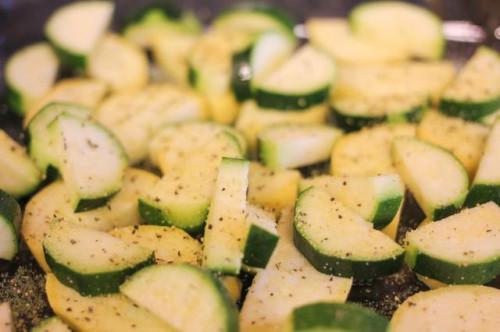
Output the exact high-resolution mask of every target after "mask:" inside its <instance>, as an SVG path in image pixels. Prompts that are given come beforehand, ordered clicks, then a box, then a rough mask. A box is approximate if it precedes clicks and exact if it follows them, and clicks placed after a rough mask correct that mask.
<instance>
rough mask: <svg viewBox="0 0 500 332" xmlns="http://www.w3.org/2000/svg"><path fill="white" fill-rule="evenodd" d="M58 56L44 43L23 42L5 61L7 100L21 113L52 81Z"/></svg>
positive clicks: (57, 65) (57, 68)
mask: <svg viewBox="0 0 500 332" xmlns="http://www.w3.org/2000/svg"><path fill="white" fill-rule="evenodd" d="M58 71H59V60H58V59H57V56H56V54H55V53H54V51H53V50H52V48H51V47H50V45H48V44H47V43H37V44H33V45H29V46H26V47H24V48H22V49H20V50H19V51H17V52H16V53H14V54H13V55H12V56H11V57H10V58H9V59H8V60H7V63H6V64H5V83H6V89H7V102H8V104H9V106H10V107H11V109H13V110H14V111H16V112H17V113H18V114H19V115H24V114H25V113H26V112H27V111H28V110H29V109H30V108H32V107H33V106H34V105H35V103H36V102H37V101H38V100H39V99H40V98H42V97H43V96H44V95H45V94H46V93H47V92H48V91H49V90H50V88H51V87H52V85H53V84H54V82H55V80H56V77H57V73H58Z"/></svg>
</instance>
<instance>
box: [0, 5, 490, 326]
mask: <svg viewBox="0 0 500 332" xmlns="http://www.w3.org/2000/svg"><path fill="white" fill-rule="evenodd" d="M67 2H69V1H68V0H0V77H1V79H0V129H4V130H6V131H7V133H8V134H9V135H11V136H12V137H14V138H15V139H16V140H18V141H19V142H23V141H24V135H23V132H22V129H21V119H20V118H19V117H17V116H16V115H15V114H14V113H13V112H11V111H10V110H9V109H8V107H7V105H6V104H5V96H4V94H5V89H4V79H3V67H4V65H5V60H6V59H7V57H8V56H9V55H10V54H11V53H12V52H14V51H15V50H16V49H18V48H19V47H22V46H24V45H27V44H29V43H32V42H35V41H38V40H41V39H43V24H44V22H45V21H46V19H47V17H48V16H49V15H50V14H51V13H52V12H53V11H54V9H55V8H57V7H59V6H60V5H62V4H64V3H67ZM115 2H116V4H117V6H116V14H115V20H114V22H113V26H114V28H115V29H116V28H118V27H119V26H120V24H121V23H122V22H123V20H124V18H125V17H126V16H127V15H129V14H130V13H132V12H134V10H135V9H137V8H138V7H142V6H144V5H145V4H147V3H148V2H147V1H134V0H116V1H115ZM177 2H178V3H182V6H183V7H184V8H189V9H191V10H193V11H194V12H195V13H196V14H197V15H198V16H199V17H200V19H201V20H202V21H203V22H206V23H207V22H209V21H210V19H211V18H213V17H214V15H216V14H217V13H218V12H219V11H220V10H221V9H222V8H224V7H227V6H229V5H231V4H234V3H235V2H236V1H231V0H206V1H196V0H183V1H182V2H181V1H180V0H178V1H177ZM267 2H268V3H272V4H274V5H277V6H279V7H282V8H283V9H285V10H286V11H288V12H289V13H290V14H291V15H292V16H294V17H295V18H296V19H297V21H298V22H303V21H304V20H305V18H307V17H311V16H346V15H347V14H348V12H349V11H350V10H351V8H352V7H353V6H355V5H356V4H358V3H360V2H362V1H359V0H340V1H339V0H337V1H325V0H282V1H278V0H270V1H267ZM411 2H413V3H417V4H420V5H424V6H427V7H430V8H431V9H432V10H434V11H435V12H436V13H438V14H439V15H440V16H441V17H442V18H443V19H444V20H445V21H446V24H445V34H446V36H447V39H448V46H447V53H446V57H447V58H449V59H452V60H453V61H454V62H455V63H457V64H460V63H463V61H464V60H465V59H467V58H468V57H469V56H470V55H471V54H472V53H473V51H474V49H475V48H476V47H477V45H478V44H479V43H481V44H487V45H489V46H491V47H493V48H495V49H497V50H499V49H500V40H499V39H500V28H497V27H499V26H500V1H497V0H475V1H468V0H443V1H440V0H426V1H418V0H416V1H411ZM495 29H497V31H496V33H497V38H499V39H497V38H495ZM299 30H300V29H299ZM0 172H1V170H0ZM405 201H406V203H405V204H409V205H410V206H413V208H412V209H410V211H412V212H411V213H410V216H408V218H405V219H406V222H405V223H404V224H402V225H401V226H400V229H399V235H398V238H399V239H401V238H402V236H403V235H404V233H405V232H406V230H408V229H410V228H415V227H416V225H415V223H414V222H412V216H411V214H412V213H413V214H414V215H415V216H416V215H417V214H418V213H419V211H418V208H417V207H416V206H415V203H414V201H413V200H412V197H411V196H408V197H407V199H406V200H405ZM22 203H23V202H22ZM24 203H25V202H24ZM0 266H3V271H0V303H1V302H4V301H8V302H10V303H11V306H12V309H13V312H14V318H15V322H16V323H15V324H16V328H17V331H29V329H31V327H33V326H34V325H36V324H37V323H38V322H39V321H40V320H41V319H43V318H45V317H47V316H49V315H51V314H52V313H51V310H50V308H49V306H48V303H47V300H46V298H45V295H44V275H43V272H42V271H41V269H40V268H39V267H38V265H37V264H36V262H35V261H34V259H33V258H32V257H31V254H30V253H29V251H28V250H27V248H26V246H25V245H24V243H21V250H20V253H19V255H18V256H17V257H16V259H15V260H14V261H13V262H11V263H10V264H9V265H8V266H6V265H5V264H3V265H2V262H0ZM491 286H494V287H497V288H500V280H499V278H497V280H495V281H494V282H492V283H491ZM427 289H428V288H427V287H426V286H425V285H424V284H422V283H421V282H419V281H418V279H417V278H416V276H415V275H414V274H413V273H412V272H411V271H409V270H408V269H406V268H405V269H403V270H402V271H400V272H399V273H397V274H394V275H391V276H388V277H384V278H379V279H375V280H371V281H369V282H364V283H363V284H358V283H355V285H354V287H353V289H352V290H351V293H350V294H349V300H350V301H352V302H358V303H361V304H363V305H366V306H368V307H371V308H373V309H375V310H376V311H377V312H379V313H381V314H383V315H385V316H388V317H390V316H391V315H392V313H393V311H394V310H395V309H396V308H397V306H398V305H399V304H400V303H402V302H403V301H404V300H405V299H406V298H407V297H408V296H410V295H412V294H414V293H416V292H418V291H422V290H427Z"/></svg>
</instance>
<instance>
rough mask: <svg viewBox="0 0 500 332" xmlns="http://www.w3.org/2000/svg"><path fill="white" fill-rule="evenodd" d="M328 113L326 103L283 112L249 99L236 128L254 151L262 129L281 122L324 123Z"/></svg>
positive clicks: (242, 108)
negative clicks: (260, 106)
mask: <svg viewBox="0 0 500 332" xmlns="http://www.w3.org/2000/svg"><path fill="white" fill-rule="evenodd" d="M326 113H327V108H326V107H325V106H324V105H317V106H314V107H311V108H310V109H308V110H303V111H301V112H282V111H280V110H276V109H264V108H259V107H258V106H257V104H255V102H254V101H247V102H245V103H243V105H242V106H241V111H240V115H239V116H238V120H237V121H236V129H238V130H239V131H240V132H241V133H243V135H244V136H245V138H246V139H247V142H248V146H249V150H250V151H254V150H255V148H256V145H257V135H258V134H259V132H260V131H261V130H262V129H264V128H267V127H269V126H272V125H279V124H301V125H308V124H311V125H312V124H322V123H324V122H325V120H326Z"/></svg>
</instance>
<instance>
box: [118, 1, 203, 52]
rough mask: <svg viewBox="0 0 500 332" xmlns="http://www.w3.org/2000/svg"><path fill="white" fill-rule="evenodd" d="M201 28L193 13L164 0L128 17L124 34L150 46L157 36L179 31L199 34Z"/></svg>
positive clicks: (134, 40) (136, 41) (169, 34)
mask: <svg viewBox="0 0 500 332" xmlns="http://www.w3.org/2000/svg"><path fill="white" fill-rule="evenodd" d="M201 28H202V26H201V23H200V21H199V20H198V18H197V17H196V16H195V15H194V14H193V13H191V12H185V11H183V10H181V9H180V8H178V7H177V6H176V5H175V4H174V3H171V2H165V1H163V2H161V3H156V4H151V5H146V6H144V7H143V8H141V9H139V10H138V11H137V12H135V13H134V14H133V15H131V16H130V17H128V18H127V20H126V22H125V24H124V27H123V35H124V36H125V38H127V39H128V40H130V41H131V42H133V43H135V44H137V45H138V46H141V47H145V48H149V47H151V46H152V44H153V43H154V39H156V38H159V37H164V36H171V35H172V34H178V33H193V34H197V33H199V32H201Z"/></svg>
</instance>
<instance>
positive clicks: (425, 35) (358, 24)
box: [349, 1, 446, 59]
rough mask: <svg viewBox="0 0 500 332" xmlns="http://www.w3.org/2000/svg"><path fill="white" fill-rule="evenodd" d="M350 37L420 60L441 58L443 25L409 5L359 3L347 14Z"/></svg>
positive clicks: (427, 13)
mask: <svg viewBox="0 0 500 332" xmlns="http://www.w3.org/2000/svg"><path fill="white" fill-rule="evenodd" d="M349 23H350V26H351V29H352V31H353V32H354V34H356V35H358V36H360V37H361V38H365V39H366V40H370V41H371V42H373V43H377V44H379V45H380V46H381V47H390V48H395V49H402V50H404V51H405V52H407V53H408V54H410V55H412V56H415V57H419V58H423V59H439V58H441V57H442V56H443V54H444V51H445V46H446V41H445V38H444V34H443V23H442V22H441V20H440V19H439V17H438V16H437V15H435V14H434V13H433V12H431V11H430V10H428V9H426V8H424V7H420V6H417V5H414V4H411V3H405V2H396V1H381V2H377V3H366V4H360V5H358V6H356V7H354V8H353V9H352V11H351V13H350V15H349Z"/></svg>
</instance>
